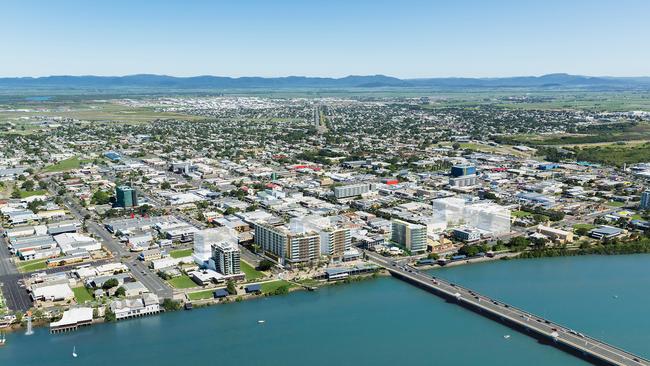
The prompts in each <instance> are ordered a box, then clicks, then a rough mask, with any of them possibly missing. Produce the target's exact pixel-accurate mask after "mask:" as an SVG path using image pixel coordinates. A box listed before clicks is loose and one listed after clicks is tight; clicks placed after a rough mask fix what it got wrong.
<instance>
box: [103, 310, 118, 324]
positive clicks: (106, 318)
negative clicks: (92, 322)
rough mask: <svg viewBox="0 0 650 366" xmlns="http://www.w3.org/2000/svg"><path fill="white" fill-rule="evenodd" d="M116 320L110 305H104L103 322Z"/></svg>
mask: <svg viewBox="0 0 650 366" xmlns="http://www.w3.org/2000/svg"><path fill="white" fill-rule="evenodd" d="M115 320H116V318H115V313H114V312H113V311H112V310H111V308H110V307H108V306H107V307H106V311H105V312H104V321H105V322H114V321H115Z"/></svg>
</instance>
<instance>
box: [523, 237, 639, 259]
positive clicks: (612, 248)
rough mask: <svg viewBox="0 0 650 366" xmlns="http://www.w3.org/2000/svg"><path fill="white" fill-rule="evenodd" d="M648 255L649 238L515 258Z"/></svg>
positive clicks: (548, 250) (547, 250)
mask: <svg viewBox="0 0 650 366" xmlns="http://www.w3.org/2000/svg"><path fill="white" fill-rule="evenodd" d="M643 253H650V238H641V239H637V240H632V241H624V242H614V243H602V244H597V245H592V246H589V247H577V248H544V249H534V250H530V251H525V252H522V253H519V255H517V256H516V257H515V258H521V259H531V258H546V257H570V256H580V255H622V254H643Z"/></svg>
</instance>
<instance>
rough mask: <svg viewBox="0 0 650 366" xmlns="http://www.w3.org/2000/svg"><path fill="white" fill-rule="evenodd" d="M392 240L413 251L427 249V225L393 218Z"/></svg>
mask: <svg viewBox="0 0 650 366" xmlns="http://www.w3.org/2000/svg"><path fill="white" fill-rule="evenodd" d="M391 240H392V241H393V242H395V243H397V244H399V245H401V246H404V247H406V248H407V249H408V250H410V251H411V252H412V253H417V252H424V251H425V250H426V249H427V227H426V226H424V225H419V224H413V223H410V222H406V221H403V220H399V219H394V220H392V231H391Z"/></svg>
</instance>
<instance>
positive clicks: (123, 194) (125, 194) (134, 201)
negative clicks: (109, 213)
mask: <svg viewBox="0 0 650 366" xmlns="http://www.w3.org/2000/svg"><path fill="white" fill-rule="evenodd" d="M115 205H116V206H117V207H134V206H137V205H138V194H137V193H136V191H135V189H133V188H131V187H129V186H120V187H117V188H115Z"/></svg>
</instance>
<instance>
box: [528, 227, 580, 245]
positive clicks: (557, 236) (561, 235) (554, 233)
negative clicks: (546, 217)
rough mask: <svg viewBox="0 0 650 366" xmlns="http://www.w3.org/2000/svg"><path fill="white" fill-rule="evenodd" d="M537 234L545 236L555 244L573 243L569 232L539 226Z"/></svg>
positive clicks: (571, 234)
mask: <svg viewBox="0 0 650 366" xmlns="http://www.w3.org/2000/svg"><path fill="white" fill-rule="evenodd" d="M537 232H538V233H540V234H542V235H545V236H547V237H548V238H549V239H551V240H552V241H554V242H556V243H560V244H565V243H572V242H573V233H572V232H570V231H565V230H560V229H556V228H552V227H550V226H544V225H539V226H538V227H537Z"/></svg>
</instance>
